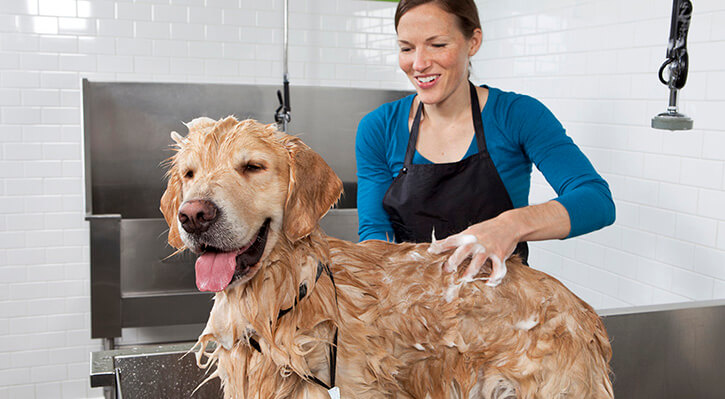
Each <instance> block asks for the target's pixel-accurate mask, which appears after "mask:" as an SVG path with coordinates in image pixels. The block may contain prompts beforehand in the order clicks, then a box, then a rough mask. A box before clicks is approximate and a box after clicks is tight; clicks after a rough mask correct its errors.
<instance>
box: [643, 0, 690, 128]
mask: <svg viewBox="0 0 725 399" xmlns="http://www.w3.org/2000/svg"><path fill="white" fill-rule="evenodd" d="M691 17H692V2H691V1H690V0H673V1H672V19H671V22H670V41H669V44H668V46H667V60H665V62H664V63H663V64H662V66H661V67H660V70H659V73H658V75H659V79H660V82H662V83H663V84H665V85H666V86H667V87H669V88H670V102H669V106H668V107H667V112H663V113H661V114H659V115H657V116H655V117H654V118H652V127H653V128H655V129H665V130H690V129H692V125H693V123H692V119H690V118H689V117H687V116H686V115H683V114H681V113H680V112H679V111H678V107H677V100H678V96H679V91H680V89H682V88H683V87H685V82H687V71H688V65H689V56H688V55H687V32H688V31H689V29H690V18H691ZM665 70H668V71H669V77H668V78H667V79H665V77H664V74H663V73H664V71H665Z"/></svg>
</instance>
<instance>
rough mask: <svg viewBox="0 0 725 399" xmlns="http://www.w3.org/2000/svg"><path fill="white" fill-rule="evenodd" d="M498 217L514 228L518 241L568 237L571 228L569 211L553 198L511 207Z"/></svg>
mask: <svg viewBox="0 0 725 399" xmlns="http://www.w3.org/2000/svg"><path fill="white" fill-rule="evenodd" d="M497 218H500V219H501V221H502V222H503V223H505V224H506V225H508V226H510V227H511V228H512V229H513V231H514V234H515V237H516V240H517V242H521V241H541V240H551V239H560V238H566V237H567V236H568V235H569V231H570V230H571V221H570V219H569V213H568V212H567V210H566V208H564V206H563V205H562V204H561V203H559V202H558V201H553V200H552V201H549V202H545V203H543V204H538V205H529V206H526V207H523V208H516V209H511V210H509V211H506V212H504V213H502V214H501V215H499V216H498V217H497Z"/></svg>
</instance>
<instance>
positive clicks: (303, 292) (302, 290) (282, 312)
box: [248, 262, 339, 390]
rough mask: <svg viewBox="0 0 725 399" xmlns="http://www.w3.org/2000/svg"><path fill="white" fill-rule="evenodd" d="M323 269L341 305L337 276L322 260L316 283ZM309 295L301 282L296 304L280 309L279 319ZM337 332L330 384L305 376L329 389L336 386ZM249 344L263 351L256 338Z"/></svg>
mask: <svg viewBox="0 0 725 399" xmlns="http://www.w3.org/2000/svg"><path fill="white" fill-rule="evenodd" d="M323 270H324V271H325V273H326V274H327V275H328V276H329V277H330V281H331V282H332V288H333V289H334V291H335V305H336V306H339V304H338V302H337V286H336V285H335V278H334V277H332V272H331V271H330V267H329V266H328V265H323V264H322V262H317V276H315V283H317V281H318V280H319V279H320V276H321V275H322V272H323ZM306 295H307V285H306V284H301V285H300V288H299V294H298V296H297V297H296V298H295V304H294V305H293V306H292V307H289V308H287V309H281V310H280V311H279V314H278V315H277V320H279V319H280V318H282V316H284V315H286V314H287V313H289V312H290V311H291V310H292V308H294V307H295V306H297V304H298V303H299V301H301V300H302V299H303V298H304V297H305V296H306ZM337 332H338V329H337V328H335V335H334V337H333V338H332V345H331V346H330V385H327V384H326V383H325V382H324V381H322V380H320V379H319V378H317V377H316V376H314V375H308V376H305V377H306V378H308V379H309V380H310V381H312V382H314V383H316V384H317V385H320V386H322V387H324V388H325V389H327V390H330V389H332V388H333V387H334V386H335V374H336V371H337ZM248 342H249V346H251V347H252V348H253V349H254V350H256V351H257V352H259V353H262V348H261V347H260V346H259V342H257V340H256V339H254V338H252V337H249V338H248Z"/></svg>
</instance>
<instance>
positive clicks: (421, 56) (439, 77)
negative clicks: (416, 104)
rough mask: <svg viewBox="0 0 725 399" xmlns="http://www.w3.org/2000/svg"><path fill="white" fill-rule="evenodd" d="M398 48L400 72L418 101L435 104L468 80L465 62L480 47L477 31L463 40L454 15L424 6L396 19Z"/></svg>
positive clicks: (427, 4)
mask: <svg viewBox="0 0 725 399" xmlns="http://www.w3.org/2000/svg"><path fill="white" fill-rule="evenodd" d="M398 45H399V46H400V52H399V53H398V63H399V64H400V69H402V70H403V72H405V74H406V75H408V79H410V81H411V82H412V83H413V86H414V87H415V89H416V91H417V92H418V96H419V98H420V101H422V102H423V103H424V104H438V103H440V102H441V101H443V100H445V99H446V98H448V97H449V96H450V95H451V94H452V93H453V92H454V91H455V90H456V89H457V88H459V87H460V85H461V84H464V82H466V81H468V59H469V57H471V56H472V55H474V54H476V52H477V51H478V48H479V47H480V45H481V30H480V29H476V31H475V32H474V34H473V36H472V37H471V38H470V39H467V38H466V37H465V36H464V35H463V32H461V30H460V28H459V26H458V21H456V16H455V15H453V14H450V13H448V12H446V11H444V10H442V9H441V8H440V7H438V6H437V5H435V4H433V3H426V4H423V5H420V6H418V7H415V8H413V9H411V10H410V11H408V12H406V13H405V14H404V15H403V16H402V17H401V18H400V21H399V22H398Z"/></svg>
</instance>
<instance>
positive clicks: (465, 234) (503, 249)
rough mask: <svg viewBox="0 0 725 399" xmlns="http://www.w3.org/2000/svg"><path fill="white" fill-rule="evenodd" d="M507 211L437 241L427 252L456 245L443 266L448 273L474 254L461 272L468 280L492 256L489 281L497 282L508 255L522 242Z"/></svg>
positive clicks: (464, 278) (489, 282)
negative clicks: (508, 218) (507, 216)
mask: <svg viewBox="0 0 725 399" xmlns="http://www.w3.org/2000/svg"><path fill="white" fill-rule="evenodd" d="M504 215H505V214H501V215H499V216H498V217H495V218H493V219H489V220H486V221H484V222H481V223H478V224H474V225H472V226H470V227H469V228H467V229H466V230H464V231H462V232H460V233H458V234H454V235H452V236H449V237H447V238H445V239H443V240H439V241H434V242H432V243H431V245H430V247H429V248H428V252H430V253H434V254H440V253H443V252H446V251H449V250H451V249H454V248H455V251H454V252H453V254H451V256H450V257H449V258H448V260H447V261H446V263H445V264H444V266H443V270H444V271H446V272H448V273H451V272H454V271H456V270H458V266H459V265H460V264H461V263H462V262H463V261H464V260H466V259H468V258H471V263H470V264H469V265H468V267H467V268H466V271H465V272H464V273H463V276H462V279H463V280H468V281H470V280H473V278H474V277H475V276H476V275H477V274H478V273H479V272H480V271H481V268H482V267H483V265H484V264H485V263H486V261H487V260H489V259H490V260H491V264H492V266H493V270H492V271H491V275H490V276H489V277H488V281H487V282H486V285H490V286H496V285H498V284H499V283H500V282H501V280H502V279H503V278H504V276H505V275H506V259H508V258H509V256H511V254H512V253H513V252H514V250H515V249H516V244H518V242H519V237H518V234H517V231H516V226H515V224H514V223H511V221H510V220H508V221H507V220H506V216H504Z"/></svg>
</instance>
